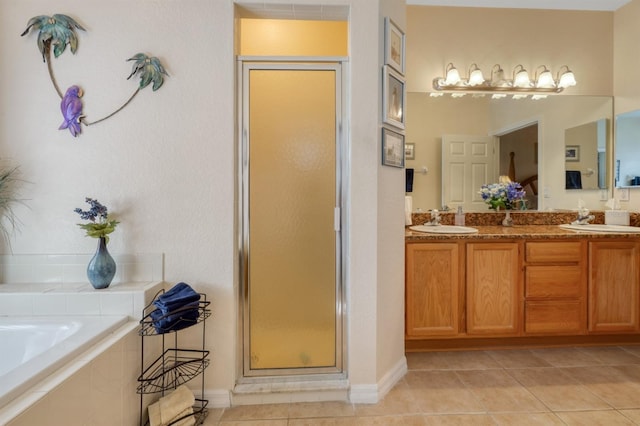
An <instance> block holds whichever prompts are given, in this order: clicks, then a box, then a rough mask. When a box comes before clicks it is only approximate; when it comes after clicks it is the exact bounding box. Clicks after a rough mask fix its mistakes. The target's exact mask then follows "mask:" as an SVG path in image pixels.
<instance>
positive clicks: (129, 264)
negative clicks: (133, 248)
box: [0, 253, 164, 284]
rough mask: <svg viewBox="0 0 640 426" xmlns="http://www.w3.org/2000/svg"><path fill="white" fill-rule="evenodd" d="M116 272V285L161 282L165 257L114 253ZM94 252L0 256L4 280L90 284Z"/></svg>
mask: <svg viewBox="0 0 640 426" xmlns="http://www.w3.org/2000/svg"><path fill="white" fill-rule="evenodd" d="M112 256H113V258H114V260H115V261H116V275H115V277H114V278H113V281H112V284H116V283H121V282H138V281H161V280H162V278H163V271H164V269H163V264H164V256H163V255H162V254H158V253H155V254H154V253H152V254H113V253H112ZM92 257H93V254H77V255H76V254H17V255H0V283H42V282H47V283H86V282H88V280H87V264H88V263H89V261H90V260H91V258H92Z"/></svg>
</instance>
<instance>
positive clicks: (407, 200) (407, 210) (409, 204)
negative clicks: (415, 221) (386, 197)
mask: <svg viewBox="0 0 640 426" xmlns="http://www.w3.org/2000/svg"><path fill="white" fill-rule="evenodd" d="M412 210H413V198H411V195H405V197H404V224H405V226H406V225H411V224H412V223H411V212H412Z"/></svg>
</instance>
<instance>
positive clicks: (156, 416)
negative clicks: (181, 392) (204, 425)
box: [149, 401, 196, 426]
mask: <svg viewBox="0 0 640 426" xmlns="http://www.w3.org/2000/svg"><path fill="white" fill-rule="evenodd" d="M190 414H193V408H192V407H189V408H186V409H184V410H183V411H181V412H180V413H178V415H176V417H175V418H174V419H172V420H171V422H174V423H163V422H162V417H161V414H160V401H158V402H156V403H155V404H151V405H150V406H149V426H166V425H169V424H171V426H193V425H195V424H196V419H195V418H194V416H189V417H185V418H184V419H181V420H178V419H180V418H181V417H184V416H187V415H190ZM176 420H178V421H176Z"/></svg>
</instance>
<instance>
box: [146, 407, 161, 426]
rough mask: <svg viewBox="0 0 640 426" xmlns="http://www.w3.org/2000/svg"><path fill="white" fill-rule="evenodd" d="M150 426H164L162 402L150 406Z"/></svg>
mask: <svg viewBox="0 0 640 426" xmlns="http://www.w3.org/2000/svg"><path fill="white" fill-rule="evenodd" d="M149 426H162V419H161V418H160V401H158V402H155V403H153V404H151V405H150V406H149Z"/></svg>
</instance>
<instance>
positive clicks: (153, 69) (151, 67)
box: [21, 14, 169, 136]
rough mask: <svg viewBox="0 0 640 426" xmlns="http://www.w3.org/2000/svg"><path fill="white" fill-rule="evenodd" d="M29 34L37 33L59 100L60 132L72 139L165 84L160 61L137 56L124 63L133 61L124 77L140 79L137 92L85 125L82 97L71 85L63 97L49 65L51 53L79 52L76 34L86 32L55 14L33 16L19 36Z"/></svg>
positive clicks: (58, 54) (80, 91) (142, 55)
mask: <svg viewBox="0 0 640 426" xmlns="http://www.w3.org/2000/svg"><path fill="white" fill-rule="evenodd" d="M30 30H34V31H36V30H38V50H40V53H41V54H42V60H43V61H44V62H45V63H46V64H47V69H48V70H49V77H50V78H51V82H52V83H53V87H54V88H55V89H56V92H58V96H60V99H61V102H60V109H61V111H62V116H63V118H64V121H63V122H62V124H61V125H60V127H59V129H61V130H62V129H69V131H70V132H71V134H72V135H73V136H78V135H79V134H80V133H81V128H80V124H84V125H85V126H90V125H92V124H96V123H99V122H101V121H104V120H106V119H107V118H109V117H112V116H113V115H114V114H116V113H118V112H119V111H121V110H122V109H123V108H124V107H125V106H127V105H128V104H129V102H131V100H133V98H134V97H135V96H136V95H137V94H138V92H140V90H142V89H144V88H145V87H147V86H148V85H149V84H151V83H153V84H152V85H151V88H152V89H153V91H154V92H155V91H156V90H158V89H159V88H160V87H161V86H162V83H164V76H165V75H166V76H168V75H169V74H167V71H166V70H165V69H164V67H163V66H162V63H161V62H160V59H158V58H156V57H150V56H147V55H145V54H144V53H137V54H135V55H133V57H131V58H129V59H127V61H134V62H133V69H132V71H131V74H129V76H128V77H127V80H129V79H130V78H131V77H133V76H134V75H139V76H140V84H139V85H138V88H137V89H136V90H135V92H133V94H132V95H131V97H129V99H127V101H126V102H125V103H124V104H123V105H122V106H120V107H119V108H118V109H116V110H115V111H114V112H112V113H111V114H109V115H107V116H106V117H103V118H101V119H99V120H95V121H87V120H86V119H85V116H84V115H83V111H82V110H83V105H82V100H81V99H80V98H81V97H82V95H83V91H82V89H81V88H80V87H79V86H77V85H73V86H71V87H69V88H68V89H67V91H66V92H65V94H64V95H63V94H62V91H61V90H60V87H59V86H58V83H57V81H56V78H55V76H54V74H53V67H52V64H51V51H52V50H53V55H54V56H55V57H56V58H57V57H58V56H60V55H62V53H64V51H65V50H66V48H67V46H69V48H70V50H71V53H73V54H75V53H76V50H78V35H77V34H76V30H82V31H86V30H85V29H84V28H83V27H82V26H81V25H80V24H78V23H77V22H76V21H75V20H74V19H73V18H71V17H69V16H67V15H62V14H55V15H53V16H46V15H40V16H34V17H33V18H31V19H30V20H29V22H28V23H27V29H25V30H24V31H23V33H22V34H21V36H24V35H26V34H28V33H29V31H30Z"/></svg>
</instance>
